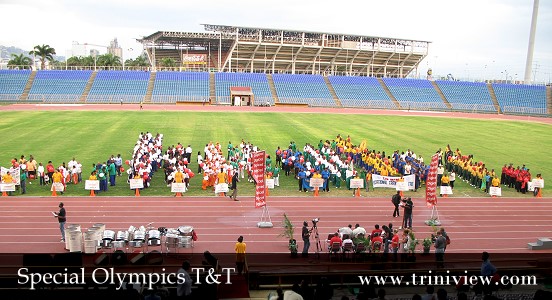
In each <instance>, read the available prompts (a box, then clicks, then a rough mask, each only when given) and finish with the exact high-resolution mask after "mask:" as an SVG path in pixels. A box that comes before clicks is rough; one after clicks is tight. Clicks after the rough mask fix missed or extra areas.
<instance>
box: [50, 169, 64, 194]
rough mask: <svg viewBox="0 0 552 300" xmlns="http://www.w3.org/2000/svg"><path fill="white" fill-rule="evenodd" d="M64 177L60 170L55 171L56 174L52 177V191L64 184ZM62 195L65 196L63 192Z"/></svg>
mask: <svg viewBox="0 0 552 300" xmlns="http://www.w3.org/2000/svg"><path fill="white" fill-rule="evenodd" d="M62 180H63V175H62V174H61V172H60V171H59V170H58V169H55V170H54V174H53V175H52V190H53V189H54V187H55V186H56V185H60V184H63V181H62ZM60 193H61V194H63V191H60Z"/></svg>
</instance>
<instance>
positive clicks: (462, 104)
mask: <svg viewBox="0 0 552 300" xmlns="http://www.w3.org/2000/svg"><path fill="white" fill-rule="evenodd" d="M435 83H437V85H438V86H439V88H440V89H441V91H442V92H443V94H444V95H445V98H447V101H448V102H449V103H450V104H451V106H452V109H453V110H464V111H486V112H493V113H496V108H495V106H494V104H493V100H492V99H491V94H490V93H489V89H488V88H487V84H486V83H482V82H467V81H449V80H436V81H435Z"/></svg>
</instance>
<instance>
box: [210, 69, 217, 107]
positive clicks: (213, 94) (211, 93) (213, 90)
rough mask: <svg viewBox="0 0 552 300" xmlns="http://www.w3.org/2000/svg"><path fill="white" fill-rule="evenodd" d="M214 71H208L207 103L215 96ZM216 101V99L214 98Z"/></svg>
mask: <svg viewBox="0 0 552 300" xmlns="http://www.w3.org/2000/svg"><path fill="white" fill-rule="evenodd" d="M215 81H216V80H215V73H212V72H211V73H209V104H213V103H210V102H211V101H213V100H214V99H216V98H217V92H216V82H215ZM215 101H216V100H215Z"/></svg>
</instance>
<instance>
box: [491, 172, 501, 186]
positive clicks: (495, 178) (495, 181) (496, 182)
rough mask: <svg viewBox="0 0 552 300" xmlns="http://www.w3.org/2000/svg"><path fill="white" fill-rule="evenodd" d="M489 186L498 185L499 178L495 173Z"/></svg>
mask: <svg viewBox="0 0 552 300" xmlns="http://www.w3.org/2000/svg"><path fill="white" fill-rule="evenodd" d="M491 186H493V187H499V186H500V178H498V177H497V176H496V175H495V176H494V177H493V180H492V182H491Z"/></svg>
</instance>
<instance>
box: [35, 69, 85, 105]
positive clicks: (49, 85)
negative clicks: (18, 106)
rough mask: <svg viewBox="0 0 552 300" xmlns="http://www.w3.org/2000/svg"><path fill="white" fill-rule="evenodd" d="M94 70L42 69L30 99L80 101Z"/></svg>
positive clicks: (38, 73) (63, 101) (37, 75)
mask: <svg viewBox="0 0 552 300" xmlns="http://www.w3.org/2000/svg"><path fill="white" fill-rule="evenodd" d="M90 75H92V71H89V70H85V71H65V70H41V71H38V72H37V73H36V77H35V79H34V81H33V85H32V87H31V90H30V91H29V96H28V100H29V101H40V102H54V103H55V102H62V103H65V102H78V101H80V97H81V95H82V93H83V91H84V88H85V87H86V84H87V83H88V80H89V79H90Z"/></svg>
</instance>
